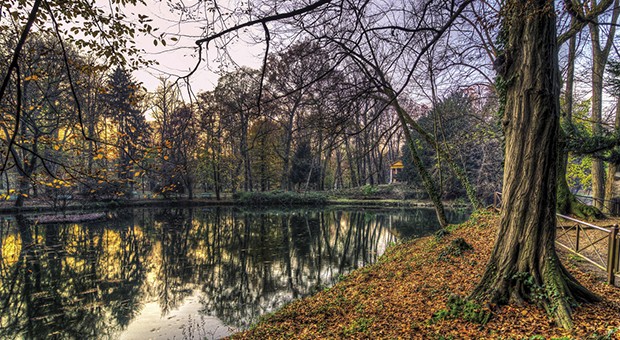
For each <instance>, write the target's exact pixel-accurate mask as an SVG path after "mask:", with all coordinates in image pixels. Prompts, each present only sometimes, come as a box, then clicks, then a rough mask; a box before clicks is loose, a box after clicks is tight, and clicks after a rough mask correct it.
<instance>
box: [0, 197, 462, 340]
mask: <svg viewBox="0 0 620 340" xmlns="http://www.w3.org/2000/svg"><path fill="white" fill-rule="evenodd" d="M464 217H465V216H464V215H463V216H460V218H461V219H464ZM454 219H456V220H458V219H459V217H458V216H455V217H454V218H453V220H454ZM436 229H437V226H436V223H435V222H434V215H433V212H432V211H430V210H415V211H401V210H395V211H371V212H369V211H359V210H290V211H275V210H273V211H267V212H265V211H262V212H258V211H240V210H237V209H233V208H204V209H193V210H192V209H181V208H179V209H163V210H162V209H135V210H127V211H121V212H119V213H118V218H116V219H115V220H113V221H111V222H105V223H97V224H92V223H83V224H68V225H66V224H60V225H34V224H32V223H30V222H29V219H28V218H27V217H25V216H23V215H19V216H15V217H14V218H10V219H4V220H2V223H1V224H0V338H16V337H18V338H19V337H25V338H46V339H49V338H80V339H82V338H118V337H120V336H129V337H131V334H123V332H126V331H127V329H128V326H129V325H130V324H131V323H132V321H135V320H136V318H138V317H139V316H140V315H141V313H144V310H145V308H146V307H145V306H146V305H147V304H153V303H155V304H156V305H157V306H158V308H159V313H160V318H161V319H162V320H163V319H165V318H166V316H167V315H169V314H170V313H171V312H172V311H178V310H180V308H181V307H183V305H184V304H186V303H187V301H188V300H190V299H191V297H193V296H197V298H198V300H199V301H200V305H201V308H200V314H202V315H206V316H212V317H216V318H218V319H219V320H221V322H222V323H223V324H225V325H229V326H231V327H233V328H245V327H248V326H249V325H250V324H251V323H253V322H255V321H256V320H257V318H258V317H259V316H260V315H262V314H264V313H267V312H270V311H273V310H274V309H276V308H278V307H281V306H282V305H283V304H285V303H286V302H288V301H291V300H292V299H295V298H299V297H301V296H305V295H308V294H311V293H313V292H315V291H317V290H318V289H322V288H323V287H326V286H329V285H331V284H333V283H334V282H335V281H336V280H338V278H339V276H340V275H341V274H345V273H347V272H349V271H351V270H352V269H355V268H358V267H361V266H364V265H366V264H368V263H372V262H374V261H375V260H376V259H377V257H378V256H379V255H380V254H382V253H383V251H384V250H385V247H386V246H387V245H388V244H389V243H390V242H394V241H396V240H398V239H401V238H408V237H416V236H419V235H422V234H428V233H432V232H433V231H434V230H436ZM197 319H199V316H196V315H194V320H197ZM151 326H152V325H146V326H145V327H151ZM170 331H172V332H176V334H177V335H178V337H181V330H180V329H178V327H177V328H176V329H174V330H170ZM207 331H208V330H207ZM168 334H170V333H168Z"/></svg>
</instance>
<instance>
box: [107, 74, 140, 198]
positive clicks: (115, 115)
mask: <svg viewBox="0 0 620 340" xmlns="http://www.w3.org/2000/svg"><path fill="white" fill-rule="evenodd" d="M101 99H102V101H103V102H104V103H105V112H106V114H107V116H108V117H109V118H110V119H111V120H112V121H113V122H114V130H113V131H110V133H111V135H112V136H113V138H114V140H115V141H114V143H115V146H116V148H117V151H118V156H117V163H116V166H117V179H118V180H119V181H120V182H122V183H124V184H125V185H124V186H125V193H124V194H125V195H128V196H129V197H130V196H131V193H132V192H133V188H134V181H133V178H134V167H135V165H136V164H137V162H138V161H139V159H140V153H141V150H142V149H143V148H142V147H143V146H144V143H143V142H144V138H145V135H146V133H147V132H148V130H149V128H148V126H147V124H146V119H145V117H144V114H143V112H142V111H141V110H140V109H139V103H140V101H141V100H142V99H143V95H142V93H141V87H140V84H138V82H137V81H136V80H135V79H133V77H132V76H131V74H130V73H129V71H128V70H127V69H125V68H123V67H120V66H118V67H116V68H115V69H114V71H112V73H111V74H110V76H109V78H108V81H107V86H106V89H105V92H104V93H103V94H102V95H101Z"/></svg>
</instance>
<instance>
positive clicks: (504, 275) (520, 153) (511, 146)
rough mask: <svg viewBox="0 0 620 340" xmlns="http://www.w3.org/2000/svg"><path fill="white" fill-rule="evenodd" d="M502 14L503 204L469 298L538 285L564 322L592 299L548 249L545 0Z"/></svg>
mask: <svg viewBox="0 0 620 340" xmlns="http://www.w3.org/2000/svg"><path fill="white" fill-rule="evenodd" d="M503 15H504V16H503V32H502V34H503V37H505V46H504V51H503V60H504V65H501V66H502V67H501V70H502V72H501V76H502V77H503V78H504V80H505V82H504V84H505V96H506V97H505V110H504V117H503V126H504V132H505V136H506V155H505V166H504V187H503V207H504V209H503V210H502V213H501V224H500V227H499V233H498V236H497V240H496V242H495V246H494V249H493V253H492V254H491V258H490V260H489V263H488V264H487V267H486V271H485V273H484V276H483V277H482V279H481V280H480V283H479V284H478V286H477V288H476V289H475V290H474V292H473V293H472V295H471V297H472V298H473V299H476V300H481V301H488V300H490V301H493V302H496V303H507V302H510V301H513V300H514V301H532V300H533V299H534V298H535V297H534V296H533V294H534V293H535V290H536V287H540V289H542V290H544V293H545V294H544V298H543V303H544V304H545V306H546V307H547V309H548V310H549V311H550V312H552V313H553V314H554V315H555V318H556V321H557V323H558V324H559V325H561V326H562V327H565V328H570V327H571V326H572V318H571V310H572V306H573V305H574V304H575V303H577V302H590V301H596V300H597V297H596V296H595V295H594V294H592V293H590V292H589V291H588V290H587V289H585V288H584V287H583V286H581V285H580V284H579V283H578V282H577V281H576V280H575V279H574V278H573V277H572V276H571V275H570V274H569V273H568V271H567V270H566V269H565V268H564V266H563V265H562V264H561V263H560V260H559V259H558V256H557V254H556V250H555V236H556V230H555V228H556V215H555V210H556V169H557V161H558V157H557V156H558V154H557V153H558V148H557V143H556V140H557V137H558V131H559V74H558V61H557V60H558V59H557V58H558V56H557V38H556V28H555V23H556V19H555V12H554V6H553V1H548V0H535V1H521V0H510V1H507V2H506V3H505V5H504V13H503Z"/></svg>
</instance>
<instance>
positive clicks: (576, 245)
mask: <svg viewBox="0 0 620 340" xmlns="http://www.w3.org/2000/svg"><path fill="white" fill-rule="evenodd" d="M580 230H581V224H577V239H576V240H575V252H577V253H578V252H579V231H580ZM567 236H568V235H567Z"/></svg>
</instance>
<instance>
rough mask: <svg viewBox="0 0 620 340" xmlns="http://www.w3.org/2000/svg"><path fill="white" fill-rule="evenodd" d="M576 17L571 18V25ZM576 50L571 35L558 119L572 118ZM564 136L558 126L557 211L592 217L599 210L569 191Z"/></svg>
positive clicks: (575, 43)
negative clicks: (562, 103) (560, 112)
mask: <svg viewBox="0 0 620 340" xmlns="http://www.w3.org/2000/svg"><path fill="white" fill-rule="evenodd" d="M576 20H577V19H575V18H573V19H572V20H571V25H573V24H574V22H575V21H576ZM576 50H577V37H576V36H574V35H573V36H572V37H571V38H570V40H569V43H568V61H567V63H568V68H567V71H566V86H565V90H564V108H563V109H562V111H563V112H562V114H561V115H560V119H561V120H564V121H565V122H571V121H572V119H573V87H574V82H575V56H576ZM567 137H568V136H566V135H565V134H564V131H563V130H562V129H561V128H560V135H559V136H558V141H559V143H558V148H559V151H558V152H559V153H558V157H559V160H558V173H557V186H558V188H557V212H559V213H560V214H564V215H574V216H577V217H579V218H584V219H592V218H595V217H598V216H601V212H600V210H598V209H597V208H595V207H592V206H589V205H586V204H583V203H581V202H579V201H578V200H577V198H576V197H575V195H573V193H572V192H571V191H570V188H569V187H568V182H567V180H566V170H567V167H568V151H567V150H566V147H565V145H566V138H567Z"/></svg>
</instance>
